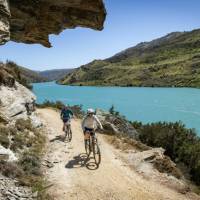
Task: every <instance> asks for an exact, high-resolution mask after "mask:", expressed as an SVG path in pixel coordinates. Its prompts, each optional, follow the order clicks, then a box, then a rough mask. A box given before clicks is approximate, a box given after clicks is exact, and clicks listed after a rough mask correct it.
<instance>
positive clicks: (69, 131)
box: [68, 127, 72, 142]
mask: <svg viewBox="0 0 200 200" xmlns="http://www.w3.org/2000/svg"><path fill="white" fill-rule="evenodd" d="M68 140H69V142H71V141H72V130H71V127H69V128H68Z"/></svg>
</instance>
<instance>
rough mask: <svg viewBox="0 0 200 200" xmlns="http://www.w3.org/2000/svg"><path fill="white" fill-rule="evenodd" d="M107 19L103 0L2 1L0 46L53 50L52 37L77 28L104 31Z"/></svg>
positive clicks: (0, 5)
mask: <svg viewBox="0 0 200 200" xmlns="http://www.w3.org/2000/svg"><path fill="white" fill-rule="evenodd" d="M105 16H106V11H105V8H104V4H103V1H102V0H93V1H91V0H71V1H68V0H59V1H51V0H44V1H42V0H37V1H34V0H31V1H27V0H10V1H9V3H8V0H1V1H0V44H5V43H6V42H7V41H9V40H12V41H15V42H23V43H28V44H32V43H40V44H42V45H44V46H46V47H50V46H51V44H50V42H49V35H50V34H59V33H60V32H61V31H62V30H64V29H67V28H75V27H77V26H81V27H89V28H93V29H96V30H101V29H102V28H103V23H104V20H105Z"/></svg>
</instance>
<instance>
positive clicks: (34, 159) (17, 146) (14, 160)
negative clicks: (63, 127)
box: [0, 65, 45, 200]
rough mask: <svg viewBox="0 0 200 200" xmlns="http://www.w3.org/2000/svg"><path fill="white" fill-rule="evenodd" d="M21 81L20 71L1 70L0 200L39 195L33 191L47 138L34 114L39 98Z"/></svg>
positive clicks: (39, 173)
mask: <svg viewBox="0 0 200 200" xmlns="http://www.w3.org/2000/svg"><path fill="white" fill-rule="evenodd" d="M18 80H19V81H20V80H21V79H20V71H15V70H11V69H10V68H7V67H5V66H4V65H2V66H1V68H0V199H13V200H15V199H16V200H17V199H24V198H25V199H34V198H36V197H37V196H38V195H37V192H36V193H35V194H33V193H32V187H33V186H34V184H38V183H39V182H40V181H41V179H42V174H41V171H40V156H41V152H42V149H43V147H44V141H45V138H44V136H43V135H42V134H41V133H42V129H41V126H42V123H41V121H40V119H39V118H38V116H37V114H36V112H35V101H36V97H35V95H34V94H33V93H32V92H31V91H30V90H29V89H27V88H26V87H25V86H23V85H21V84H20V83H19V82H18ZM33 179H34V182H33ZM34 187H35V186H34ZM37 190H38V189H36V188H35V191H37Z"/></svg>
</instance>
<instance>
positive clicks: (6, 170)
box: [0, 161, 24, 178]
mask: <svg viewBox="0 0 200 200" xmlns="http://www.w3.org/2000/svg"><path fill="white" fill-rule="evenodd" d="M0 172H1V173H2V174H3V175H4V176H6V177H9V178H19V177H21V176H23V175H24V172H23V170H22V169H21V168H20V167H19V166H18V164H17V163H12V162H3V161H2V162H0Z"/></svg>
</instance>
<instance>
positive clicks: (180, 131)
mask: <svg viewBox="0 0 200 200" xmlns="http://www.w3.org/2000/svg"><path fill="white" fill-rule="evenodd" d="M132 124H133V126H134V127H135V128H136V130H137V131H138V132H139V139H140V140H141V141H142V142H143V143H145V144H147V145H149V146H152V147H162V148H164V149H165V150H166V152H165V153H166V155H168V156H169V157H170V158H171V159H172V160H173V161H175V162H182V163H184V164H185V165H186V166H187V168H188V169H189V171H190V174H191V177H192V180H193V181H195V182H196V183H197V184H199V185H200V138H199V137H198V136H197V135H196V132H195V130H193V129H187V128H186V127H185V126H184V125H183V124H182V123H181V122H175V123H167V122H157V123H152V124H146V125H142V124H141V123H139V124H138V122H133V123H132Z"/></svg>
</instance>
